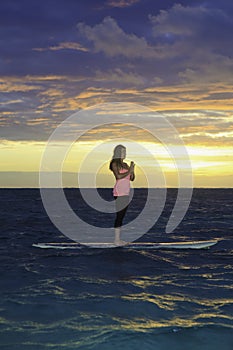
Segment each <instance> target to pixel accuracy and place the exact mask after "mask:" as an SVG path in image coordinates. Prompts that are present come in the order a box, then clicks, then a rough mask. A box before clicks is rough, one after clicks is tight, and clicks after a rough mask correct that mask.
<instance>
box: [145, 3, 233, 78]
mask: <svg viewBox="0 0 233 350" xmlns="http://www.w3.org/2000/svg"><path fill="white" fill-rule="evenodd" d="M149 18H150V21H151V24H152V27H153V35H154V39H155V41H156V42H157V43H160V49H161V55H163V56H164V57H165V58H168V57H169V56H170V58H173V60H174V62H175V59H176V61H178V60H180V66H182V65H183V68H181V69H180V72H179V77H180V78H183V79H184V80H186V81H193V80H195V79H196V80H199V79H201V80H203V79H205V80H206V82H210V81H217V80H224V79H227V81H231V82H232V81H233V79H232V78H231V77H232V74H229V72H230V71H232V69H233V59H232V58H233V46H232V35H231V33H232V32H233V19H232V16H231V15H230V14H228V13H227V12H225V11H224V10H223V9H217V8H209V7H205V6H196V7H195V6H193V7H191V6H182V5H180V4H175V5H174V6H173V7H171V8H170V9H168V10H162V11H160V14H159V15H156V16H149Z"/></svg>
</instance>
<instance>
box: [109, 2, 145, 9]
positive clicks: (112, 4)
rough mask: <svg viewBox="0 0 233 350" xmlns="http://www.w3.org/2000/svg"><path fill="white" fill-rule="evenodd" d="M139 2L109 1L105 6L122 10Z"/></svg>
mask: <svg viewBox="0 0 233 350" xmlns="http://www.w3.org/2000/svg"><path fill="white" fill-rule="evenodd" d="M139 1H140V0H109V1H107V6H109V7H121V8H123V7H129V6H132V5H134V4H136V3H137V2H139Z"/></svg>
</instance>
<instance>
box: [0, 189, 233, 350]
mask: <svg viewBox="0 0 233 350" xmlns="http://www.w3.org/2000/svg"><path fill="white" fill-rule="evenodd" d="M99 192H100V194H101V195H102V196H103V198H105V199H108V200H110V199H111V189H99ZM0 194H1V196H0V205H1V235H0V242H1V245H0V271H1V275H0V276H1V281H0V283H1V286H0V291H1V299H0V348H1V349H2V350H46V349H49V350H60V349H62V350H63V349H64V350H74V349H93V350H96V349H100V350H105V349H106V350H111V349H113V350H115V349H120V350H124V349H125V350H126V349H127V350H130V349H136V350H137V349H145V350H150V349H158V350H165V349H166V350H167V349H173V350H181V349H190V350H193V349H198V350H202V349H211V350H213V349H216V350H217V349H221V350H232V349H233V264H232V263H233V257H232V256H233V255H232V254H233V214H232V209H233V189H195V190H194V193H193V197H192V201H191V204H190V206H189V209H188V212H187V214H186V216H185V217H184V219H183V221H182V222H181V223H180V225H179V226H178V227H177V228H176V230H175V231H174V232H173V233H172V234H166V233H165V226H166V223H167V220H168V218H169V215H170V213H171V210H172V207H173V205H174V201H175V199H176V194H177V191H176V190H175V189H170V190H168V195H167V201H166V205H165V208H164V210H163V212H162V215H161V217H160V218H159V220H158V221H157V222H156V223H155V225H154V226H153V227H152V228H151V229H150V230H149V232H148V233H147V234H146V235H145V237H143V238H142V239H143V240H144V239H145V240H147V241H148V240H150V241H155V242H162V241H163V242H166V241H176V240H182V241H185V240H205V239H212V238H217V239H219V240H221V241H220V242H219V243H218V244H217V245H215V246H213V247H211V248H210V249H207V250H183V251H180V250H166V251H165V250H163V251H161V250H154V251H148V250H147V251H146V250H142V251H135V250H127V249H121V248H117V249H103V250H98V249H97V250H93V249H92V250H91V249H83V250H77V251H74V250H73V251H72V250H70V251H69V250H65V251H58V250H52V249H49V250H45V249H39V248H35V247H32V244H33V243H36V242H61V241H63V242H68V241H69V240H68V238H66V237H64V236H63V235H62V233H60V232H59V231H58V229H57V228H56V227H54V225H53V224H52V222H51V221H50V219H49V218H48V216H47V214H46V212H45V210H44V208H43V204H42V201H41V198H40V192H39V190H38V189H1V190H0ZM146 195H147V191H146V190H145V189H137V190H135V192H134V199H133V201H132V203H131V206H130V207H129V210H128V213H127V217H126V221H127V220H128V221H130V220H131V219H132V218H134V217H135V215H136V214H137V213H138V212H140V208H141V206H142V203H143V201H144V200H145V198H146ZM66 196H67V199H68V200H69V202H70V203H71V205H72V207H73V208H74V210H76V211H77V212H79V214H80V216H82V217H83V218H84V219H86V220H87V221H88V220H89V219H90V215H89V213H90V210H89V209H88V207H87V206H86V205H85V203H83V202H82V200H81V195H80V193H79V191H78V190H77V189H67V190H66ZM91 217H92V218H93V217H94V218H95V225H97V226H101V225H103V226H104V227H111V225H112V223H113V219H114V217H113V215H111V214H108V215H106V216H103V215H97V216H96V215H94V214H93V213H92V215H91Z"/></svg>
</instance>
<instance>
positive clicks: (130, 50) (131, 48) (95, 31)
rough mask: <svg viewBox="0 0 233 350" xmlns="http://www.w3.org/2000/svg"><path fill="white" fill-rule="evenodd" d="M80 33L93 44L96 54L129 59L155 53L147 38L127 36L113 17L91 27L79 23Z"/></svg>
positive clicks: (150, 55)
mask: <svg viewBox="0 0 233 350" xmlns="http://www.w3.org/2000/svg"><path fill="white" fill-rule="evenodd" d="M77 28H78V31H79V33H80V34H82V35H83V36H84V37H85V38H86V39H87V40H89V41H90V42H92V43H93V47H94V51H95V52H103V53H104V54H105V55H107V56H109V57H114V56H124V57H127V58H132V59H133V58H141V57H153V56H154V55H155V51H154V49H153V48H152V47H150V46H149V44H148V43H147V41H146V40H145V38H143V37H140V38H139V37H137V36H136V35H135V34H127V33H126V32H124V30H123V29H122V28H120V27H119V26H118V24H117V22H116V21H115V20H114V19H113V18H112V17H105V18H104V20H103V22H102V23H100V24H96V25H95V26H93V27H91V26H88V25H86V24H84V23H78V25H77Z"/></svg>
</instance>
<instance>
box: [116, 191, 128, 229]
mask: <svg viewBox="0 0 233 350" xmlns="http://www.w3.org/2000/svg"><path fill="white" fill-rule="evenodd" d="M114 199H115V204H116V219H115V223H114V227H121V226H122V221H123V219H124V216H125V214H126V211H127V209H128V205H129V196H118V197H117V196H114Z"/></svg>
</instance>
